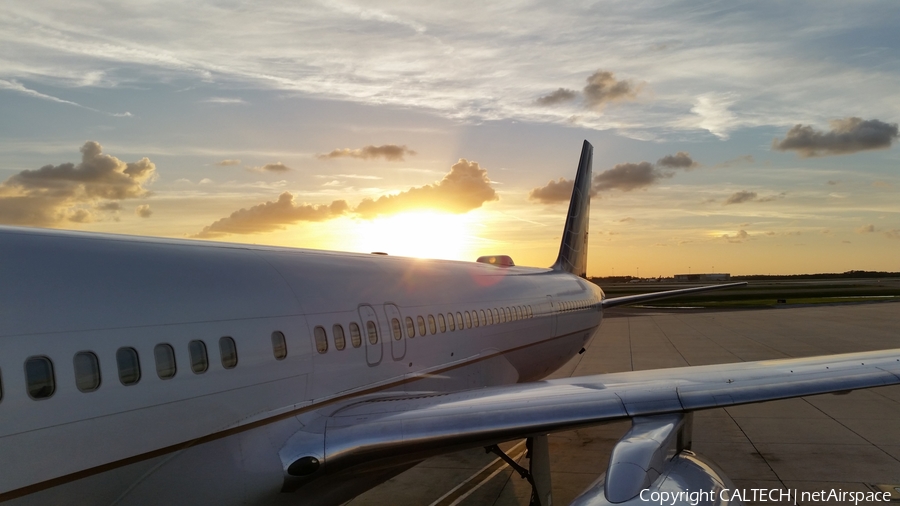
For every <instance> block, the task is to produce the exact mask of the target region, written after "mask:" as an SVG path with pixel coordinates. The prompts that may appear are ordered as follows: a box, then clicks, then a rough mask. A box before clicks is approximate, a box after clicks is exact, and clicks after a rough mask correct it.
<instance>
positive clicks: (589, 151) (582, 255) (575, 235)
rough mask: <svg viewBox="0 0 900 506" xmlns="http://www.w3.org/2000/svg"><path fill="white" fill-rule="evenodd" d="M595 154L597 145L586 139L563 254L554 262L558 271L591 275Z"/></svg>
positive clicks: (565, 231) (567, 222) (585, 275)
mask: <svg viewBox="0 0 900 506" xmlns="http://www.w3.org/2000/svg"><path fill="white" fill-rule="evenodd" d="M593 158H594V146H591V143H590V142H588V141H584V146H583V147H582V148H581V160H580V161H579V162H578V173H577V174H576V175H575V187H574V188H573V189H572V200H570V201H569V214H568V215H566V228H565V229H564V230H563V236H562V243H561V244H560V245H559V256H558V257H557V258H556V262H555V263H554V264H553V266H552V269H553V270H555V271H562V272H570V273H572V274H577V275H579V276H581V277H583V278H584V277H587V246H588V218H589V217H590V210H591V162H592V161H593Z"/></svg>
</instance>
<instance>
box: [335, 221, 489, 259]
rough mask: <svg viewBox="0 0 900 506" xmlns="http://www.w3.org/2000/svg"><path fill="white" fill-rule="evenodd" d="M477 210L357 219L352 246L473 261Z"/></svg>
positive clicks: (403, 254) (368, 250) (419, 255)
mask: <svg viewBox="0 0 900 506" xmlns="http://www.w3.org/2000/svg"><path fill="white" fill-rule="evenodd" d="M477 222H478V213H477V212H470V213H465V214H449V213H442V212H435V211H423V212H406V213H401V214H396V215H393V216H385V217H379V218H376V219H374V220H355V226H353V241H352V243H351V244H350V245H349V246H350V249H352V250H354V251H360V252H373V251H378V252H384V253H387V254H389V255H396V256H407V257H417V258H441V259H446V260H474V258H475V257H474V256H473V255H474V250H475V243H476V242H478V240H479V239H478V237H476V236H475V234H474V232H475V229H476V228H477V227H476V226H475V225H476V224H477Z"/></svg>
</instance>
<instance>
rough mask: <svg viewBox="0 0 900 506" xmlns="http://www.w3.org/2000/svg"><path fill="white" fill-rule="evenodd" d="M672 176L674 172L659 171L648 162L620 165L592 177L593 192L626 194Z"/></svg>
mask: <svg viewBox="0 0 900 506" xmlns="http://www.w3.org/2000/svg"><path fill="white" fill-rule="evenodd" d="M674 175H675V173H674V172H669V171H662V170H659V169H658V168H656V167H654V166H653V165H652V164H650V163H649V162H641V163H620V164H618V165H616V166H615V167H613V168H611V169H608V170H605V171H603V172H601V173H600V174H597V175H596V176H594V185H593V190H594V191H598V192H599V191H604V190H612V189H618V190H622V191H626V192H627V191H631V190H636V189H638V188H644V187H646V186H650V185H652V184H653V183H655V182H656V181H658V180H660V179H665V178H670V177H672V176H674Z"/></svg>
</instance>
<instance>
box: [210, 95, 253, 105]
mask: <svg viewBox="0 0 900 506" xmlns="http://www.w3.org/2000/svg"><path fill="white" fill-rule="evenodd" d="M204 102H206V103H208V104H239V105H243V104H246V103H247V102H246V101H245V100H244V99H242V98H235V97H212V98H208V99H206V100H204Z"/></svg>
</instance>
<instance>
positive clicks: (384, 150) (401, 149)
mask: <svg viewBox="0 0 900 506" xmlns="http://www.w3.org/2000/svg"><path fill="white" fill-rule="evenodd" d="M415 154H416V152H415V151H413V150H411V149H409V148H407V147H406V146H405V145H404V146H398V145H396V144H384V145H381V146H371V145H370V146H365V147H362V148H357V149H350V148H343V149H335V150H334V151H332V152H331V153H328V154H325V155H318V158H319V159H322V160H330V159H333V158H359V159H361V160H372V159H376V158H384V159H385V160H387V161H389V162H402V161H404V157H405V156H406V155H410V156H414V155H415Z"/></svg>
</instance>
